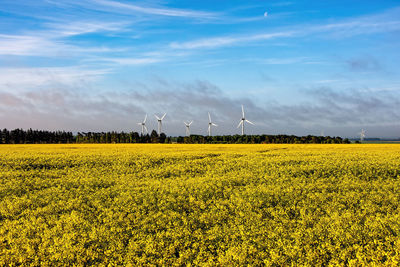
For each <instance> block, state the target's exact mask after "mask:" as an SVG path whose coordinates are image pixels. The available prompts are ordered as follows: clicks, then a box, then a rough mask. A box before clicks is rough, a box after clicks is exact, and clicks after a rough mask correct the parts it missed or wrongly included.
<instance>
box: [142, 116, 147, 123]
mask: <svg viewBox="0 0 400 267" xmlns="http://www.w3.org/2000/svg"><path fill="white" fill-rule="evenodd" d="M146 120H147V114H146V116H144V120H143V123H146Z"/></svg>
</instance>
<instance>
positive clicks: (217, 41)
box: [170, 31, 293, 49]
mask: <svg viewBox="0 0 400 267" xmlns="http://www.w3.org/2000/svg"><path fill="white" fill-rule="evenodd" d="M292 35H293V32H292V31H287V32H276V33H262V34H253V35H246V36H224V37H215V38H205V39H199V40H194V41H188V42H182V43H178V42H175V43H171V44H170V47H171V48H174V49H202V48H218V47H223V46H228V45H234V44H238V43H248V42H254V41H261V40H269V39H275V38H280V37H290V36H292Z"/></svg>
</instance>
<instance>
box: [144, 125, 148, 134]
mask: <svg viewBox="0 0 400 267" xmlns="http://www.w3.org/2000/svg"><path fill="white" fill-rule="evenodd" d="M143 127H144V129H145V130H146V133H148V132H149V131H148V130H147V127H146V125H143Z"/></svg>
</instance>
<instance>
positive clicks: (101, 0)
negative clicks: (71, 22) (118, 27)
mask: <svg viewBox="0 0 400 267" xmlns="http://www.w3.org/2000/svg"><path fill="white" fill-rule="evenodd" d="M92 2H93V3H95V4H97V5H102V6H105V7H108V8H114V9H116V10H117V11H119V12H122V13H124V14H126V13H127V12H137V13H143V14H148V15H160V16H170V17H187V18H203V19H204V18H215V17H217V14H215V13H211V12H203V11H195V10H186V9H177V8H166V7H162V8H155V7H145V6H140V5H134V4H126V3H121V2H118V1H109V0H92Z"/></svg>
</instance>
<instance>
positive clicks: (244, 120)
mask: <svg viewBox="0 0 400 267" xmlns="http://www.w3.org/2000/svg"><path fill="white" fill-rule="evenodd" d="M245 122H247V123H250V124H252V125H254V123H252V122H251V121H249V120H246V118H245V117H244V107H243V105H242V119H241V120H240V122H239V125H238V126H237V127H238V128H239V127H240V125H242V135H244V123H245Z"/></svg>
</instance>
